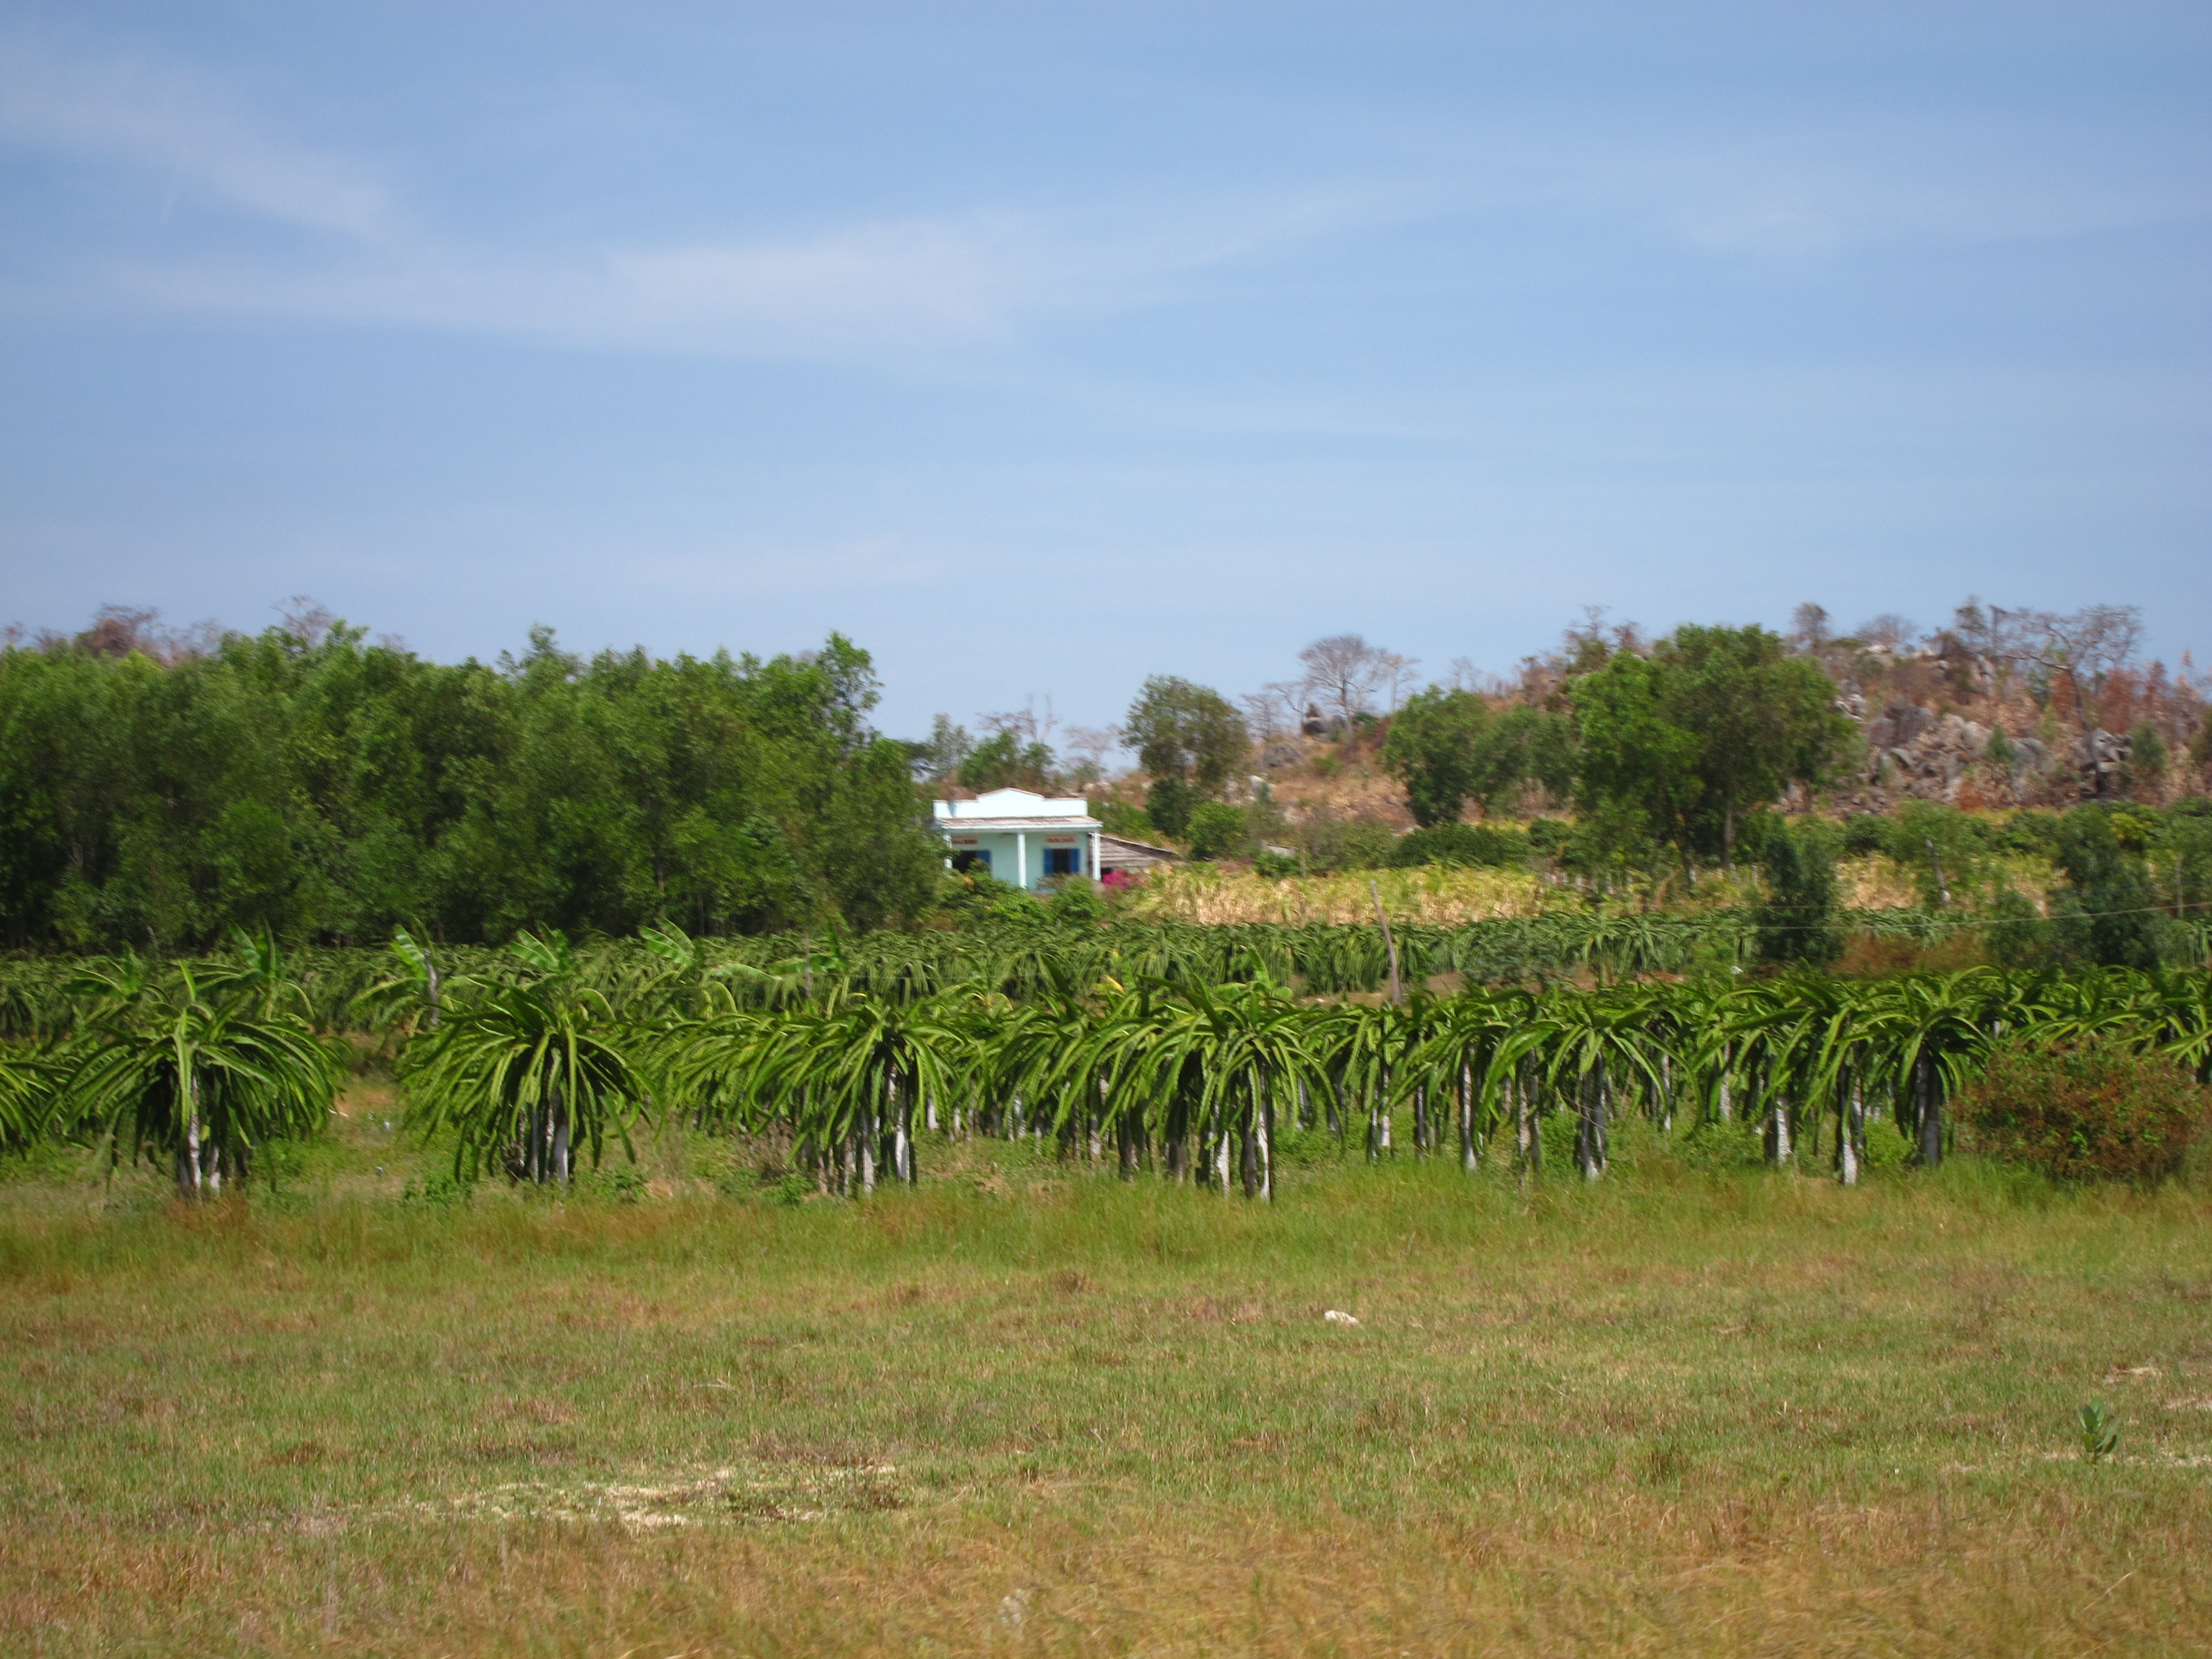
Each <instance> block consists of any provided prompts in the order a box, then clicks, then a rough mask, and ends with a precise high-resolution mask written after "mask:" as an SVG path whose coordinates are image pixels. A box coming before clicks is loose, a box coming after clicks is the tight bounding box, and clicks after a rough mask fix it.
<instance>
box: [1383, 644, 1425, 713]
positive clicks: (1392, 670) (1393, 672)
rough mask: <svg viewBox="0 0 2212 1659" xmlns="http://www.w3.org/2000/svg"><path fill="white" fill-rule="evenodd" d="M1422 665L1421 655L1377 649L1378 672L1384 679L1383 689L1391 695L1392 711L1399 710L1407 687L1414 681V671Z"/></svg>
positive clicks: (1390, 708)
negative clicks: (1402, 655)
mask: <svg viewBox="0 0 2212 1659" xmlns="http://www.w3.org/2000/svg"><path fill="white" fill-rule="evenodd" d="M1420 665H1421V659H1419V657H1401V656H1400V655H1399V654H1398V653H1396V652H1395V651H1377V652H1376V653H1375V670H1376V674H1377V676H1378V677H1379V678H1381V680H1382V683H1383V690H1384V691H1386V692H1387V693H1388V694H1389V700H1390V701H1389V711H1390V713H1392V714H1396V713H1397V712H1398V704H1399V703H1400V702H1401V701H1402V699H1403V696H1404V693H1405V690H1406V688H1407V686H1409V685H1411V684H1413V671H1414V670H1415V669H1416V668H1419V666H1420Z"/></svg>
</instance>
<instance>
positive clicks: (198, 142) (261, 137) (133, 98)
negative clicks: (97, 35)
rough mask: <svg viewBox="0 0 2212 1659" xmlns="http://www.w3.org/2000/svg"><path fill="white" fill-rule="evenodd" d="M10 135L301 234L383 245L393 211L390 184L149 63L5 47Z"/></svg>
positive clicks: (2, 76) (193, 80) (1, 50)
mask: <svg viewBox="0 0 2212 1659" xmlns="http://www.w3.org/2000/svg"><path fill="white" fill-rule="evenodd" d="M0 133H4V134H5V135H6V136H7V137H9V138H10V139H12V140H14V141H15V143H19V144H22V145H25V146H27V147H30V148H34V149H46V150H49V151H59V152H63V153H65V154H75V155H91V156H97V157H102V158H106V159H108V160H112V161H123V162H127V163H131V164H134V165H136V166H138V167H146V168H149V169H152V170H154V171H155V172H156V173H160V174H165V175H167V178H168V179H169V180H170V182H171V183H172V185H175V186H179V187H189V188H194V189H198V190H203V191H206V192H207V193H208V194H210V196H211V197H215V198H216V199H218V200H221V201H223V202H226V203H228V204H230V205H232V206H234V207H235V208H239V209H242V210H245V211H246V212H249V213H252V214H255V215H258V216H263V217H265V218H269V219H273V220H276V221H277V222H280V223H283V224H286V225H290V226H293V227H295V228H301V229H306V230H315V231H330V232H336V233H338V234H342V235H346V236H350V237H356V238H363V237H373V236H375V235H376V234H379V233H380V230H381V229H382V228H384V226H385V222H386V216H387V212H388V208H389V200H388V192H387V191H386V187H385V185H383V184H382V182H381V181H380V179H378V178H377V177H376V176H375V175H374V173H373V172H372V171H371V170H370V169H368V168H366V167H362V165H361V164H360V163H359V162H358V161H354V160H352V159H350V158H348V157H345V156H340V155H330V154H327V153H325V152H322V151H319V150H316V149H313V148H311V147H309V146H307V145H303V144H300V143H291V142H287V141H284V140H282V139H279V138H276V137H272V136H271V135H270V134H269V133H267V132H265V131H262V130H260V129H259V128H258V126H257V125H255V124H254V123H252V122H250V121H248V120H246V119H245V118H242V117H241V116H240V113H239V112H237V110H236V109H235V107H234V105H233V103H232V101H231V100H228V99H227V98H226V97H224V96H223V95H222V93H221V92H220V91H219V90H218V89H217V88H214V87H212V86H210V84H209V83H208V82H206V81H205V80H204V78H202V77H200V76H196V75H193V74H191V73H190V72H188V71H185V70H180V69H179V68H177V67H175V66H173V65H171V64H158V63H154V62H150V61H147V60H144V59H141V58H109V59H105V60H100V61H89V60H86V59H83V58H72V57H70V56H66V55H64V54H62V53H58V52H54V51H52V50H51V49H50V48H47V47H45V46H41V45H40V44H39V43H38V42H36V41H34V40H27V39H22V38H18V39H15V40H6V41H0Z"/></svg>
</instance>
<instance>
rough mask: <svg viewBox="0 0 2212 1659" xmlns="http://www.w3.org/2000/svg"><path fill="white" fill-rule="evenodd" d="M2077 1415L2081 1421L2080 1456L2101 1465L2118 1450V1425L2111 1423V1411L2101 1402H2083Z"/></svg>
mask: <svg viewBox="0 0 2212 1659" xmlns="http://www.w3.org/2000/svg"><path fill="white" fill-rule="evenodd" d="M2077 1414H2078V1415H2079V1416H2080V1418H2081V1455H2082V1456H2084V1457H2086V1458H2087V1459H2088V1460H2089V1461H2090V1462H2092V1463H2101V1462H2104V1461H2105V1459H2106V1458H2108V1457H2110V1456H2111V1455H2112V1454H2113V1453H2114V1452H2115V1451H2117V1450H2118V1449H2119V1444H2120V1425H2118V1424H2117V1423H2115V1422H2114V1421H2112V1409H2111V1407H2108V1406H2106V1404H2105V1402H2104V1401H2101V1400H2092V1401H2087V1402H2085V1403H2084V1404H2083V1406H2082V1407H2081V1411H2080V1413H2077Z"/></svg>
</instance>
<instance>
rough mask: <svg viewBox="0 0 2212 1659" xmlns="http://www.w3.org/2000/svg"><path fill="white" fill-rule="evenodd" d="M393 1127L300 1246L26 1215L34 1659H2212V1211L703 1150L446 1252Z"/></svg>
mask: <svg viewBox="0 0 2212 1659" xmlns="http://www.w3.org/2000/svg"><path fill="white" fill-rule="evenodd" d="M364 1105H365V1106H366V1109H365V1110H364V1109H363V1107H364ZM355 1108H356V1109H355V1115H354V1116H353V1117H352V1118H350V1119H349V1120H348V1127H347V1129H346V1131H345V1132H344V1133H343V1134H342V1135H341V1137H340V1138H339V1139H338V1140H337V1142H335V1143H334V1144H333V1146H331V1147H330V1148H328V1149H325V1150H324V1151H322V1152H318V1153H317V1154H316V1155H315V1156H314V1157H313V1158H310V1159H308V1160H307V1161H306V1163H305V1164H302V1165H301V1166H300V1167H297V1168H295V1169H294V1170H291V1172H290V1176H289V1179H290V1183H291V1184H290V1185H289V1188H285V1189H283V1190H282V1191H280V1192H279V1194H277V1195H276V1197H274V1198H263V1199H257V1200H255V1201H254V1202H253V1203H252V1204H250V1205H235V1204H233V1205H226V1206H210V1207H208V1208H205V1209H204V1210H202V1211H200V1212H189V1213H188V1212H183V1211H181V1210H179V1209H177V1208H175V1207H174V1206H171V1205H169V1204H167V1203H166V1202H164V1201H162V1200H161V1199H160V1197H159V1195H158V1189H157V1188H154V1187H153V1186H152V1185H151V1183H150V1182H146V1181H144V1180H132V1179H128V1178H126V1179H125V1180H122V1181H120V1182H118V1183H117V1184H116V1185H115V1187H114V1188H112V1190H104V1189H103V1188H102V1187H101V1186H100V1183H99V1182H97V1181H96V1180H95V1179H93V1178H92V1177H90V1176H88V1175H87V1174H86V1173H84V1172H83V1171H82V1170H73V1169H70V1168H68V1167H62V1166H56V1167H52V1168H49V1169H46V1170H38V1171H25V1170H19V1171H17V1172H16V1173H15V1176H14V1178H13V1179H12V1180H11V1181H10V1182H9V1184H8V1185H6V1186H5V1187H4V1188H0V1297H3V1298H4V1314H0V1365H4V1366H5V1368H6V1370H5V1375H6V1376H7V1377H8V1379H9V1396H8V1411H9V1418H8V1423H7V1433H8V1446H9V1455H8V1457H7V1458H6V1460H5V1462H4V1465H0V1650H4V1651H6V1652H8V1653H10V1654H39V1655H64V1654H118V1655H120V1654H185V1653H189V1654H195V1655H231V1654H238V1655H246V1654H255V1655H290V1654H307V1653H313V1654H342V1655H370V1654H377V1655H385V1654H389V1655H424V1654H456V1655H460V1654H467V1655H483V1654H544V1655H556V1654H605V1655H608V1656H616V1655H632V1656H647V1655H651V1656H656V1659H657V1656H673V1655H679V1654H681V1655H702V1656H703V1655H720V1654H817V1653H819V1654H838V1655H860V1654H868V1655H875V1654H885V1655H888V1654H899V1655H909V1654H970V1653H976V1654H1006V1655H1017V1654H1069V1655H1079V1654H1080V1655H1089V1654H1099V1655H1109V1654H1110V1655H1162V1656H1166V1655H1188V1654H1201V1653H1238V1654H1248V1653H1249V1654H1285V1655H1287V1654H1343V1655H1366V1654H1375V1655H1389V1656H1400V1655H1406V1654H1418V1655H1438V1654H1468V1655H1474V1654H1492V1653H1495V1654H1568V1653H1588V1652H1621V1653H1644V1652H1650V1653H1660V1652H1665V1653H1691V1654H1715V1655H1720V1654H1727V1655H1741V1654H1796V1653H1810V1654H1837V1655H1844V1654H1850V1655H1897V1656H1908V1655H1909V1656H1921V1655H1930V1654H1981V1653H1988V1654H2006V1655H2020V1654H2039V1655H2071V1654H2081V1655H2088V1654H2115V1653H2175V1654H2179V1653H2196V1652H2204V1651H2207V1650H2212V1580H2208V1577H2207V1575H2206V1573H2205V1571H2204V1563H2205V1561H2206V1560H2207V1559H2208V1558H2212V1501H2208V1500H2209V1499H2212V1196H2208V1195H2207V1194H2205V1193H2204V1192H2203V1191H2202V1190H2201V1189H2197V1190H2191V1189H2189V1188H2169V1189H2167V1190H2165V1191H2162V1192H2159V1193H2154V1194H2136V1193H2130V1192H2126V1191H2108V1192H2094V1193H2086V1194H2063V1193H2054V1192H2051V1191H2050V1190H2049V1189H2047V1188H2042V1187H2039V1186H2037V1185H2034V1184H2032V1183H2025V1184H2024V1183H2021V1182H2015V1181H2012V1180H2010V1179H2008V1178H2002V1177H2000V1176H1996V1175H1995V1174H1993V1173H1992V1172H1990V1171H1988V1170H1977V1169H1975V1168H1974V1167H1972V1166H1971V1165H1967V1164H1960V1165H1956V1166H1954V1167H1953V1168H1951V1169H1949V1170H1946V1171H1944V1172H1942V1174H1941V1175H1940V1176H1919V1175H1915V1174H1911V1173H1906V1172H1901V1171H1896V1170H1887V1171H1882V1172H1880V1173H1878V1174H1877V1176H1875V1178H1874V1179H1873V1180H1871V1181H1870V1182H1869V1183H1868V1184H1867V1185H1865V1186H1863V1187H1861V1188H1857V1189H1855V1190H1850V1191H1844V1190H1841V1189H1838V1188H1836V1187H1834V1186H1833V1185H1832V1184H1830V1183H1829V1182H1826V1181H1823V1180H1820V1179H1818V1178H1815V1177H1814V1176H1809V1175H1806V1176H1795V1175H1784V1176H1770V1175H1766V1174H1763V1173H1760V1172H1758V1171H1756V1170H1739V1169H1714V1168H1701V1167H1695V1166H1693V1164H1692V1162H1691V1161H1689V1160H1686V1159H1685V1158H1680V1157H1678V1156H1676V1155H1674V1154H1673V1153H1670V1152H1663V1151H1662V1150H1660V1149H1658V1148H1656V1147H1654V1146H1651V1145H1650V1144H1649V1143H1648V1142H1644V1141H1641V1140H1639V1139H1638V1138H1637V1137H1635V1136H1633V1135H1624V1138H1623V1139H1624V1148H1623V1150H1624V1154H1625V1155H1624V1158H1623V1160H1622V1163H1621V1164H1620V1167H1619V1168H1618V1169H1617V1170H1616V1171H1615V1173H1614V1174H1613V1176H1610V1177H1608V1179H1607V1181H1606V1182H1603V1183H1601V1184H1600V1185H1598V1186H1596V1187H1595V1188H1584V1187H1583V1186H1581V1185H1580V1184H1579V1183H1577V1182H1572V1181H1571V1180H1567V1179H1559V1178H1556V1177H1554V1178H1552V1179H1550V1180H1548V1181H1547V1182H1544V1183H1542V1184H1541V1185H1539V1186H1537V1187H1535V1188H1531V1189H1529V1190H1526V1191H1523V1190H1519V1189H1516V1187H1515V1185H1514V1183H1513V1182H1511V1181H1510V1178H1507V1177H1505V1176H1503V1175H1499V1174H1486V1175H1485V1176H1480V1177H1478V1178H1477V1179H1475V1180H1474V1181H1472V1182H1469V1181H1468V1180H1466V1179H1465V1178H1463V1177H1462V1176H1459V1175H1458V1174H1457V1172H1456V1171H1455V1170H1453V1169H1450V1168H1449V1167H1439V1166H1436V1165H1429V1166H1423V1165H1419V1164H1414V1163H1413V1162H1411V1161H1410V1160H1401V1163H1400V1164H1397V1165H1395V1166H1393V1167H1389V1168H1387V1169H1383V1170H1369V1169H1366V1168H1363V1167H1358V1166H1357V1165H1353V1166H1350V1167H1344V1166H1339V1165H1335V1164H1330V1163H1329V1162H1328V1161H1327V1160H1326V1159H1323V1160H1322V1161H1319V1162H1316V1163H1313V1164H1310V1165H1308V1166H1306V1167H1301V1168H1298V1169H1295V1170H1291V1171H1290V1172H1289V1173H1288V1174H1287V1175H1286V1177H1285V1182H1284V1192H1283V1197H1282V1200H1281V1201H1280V1202H1279V1203H1278V1204H1277V1205H1275V1206H1273V1208H1272V1209H1266V1208H1261V1207H1257V1206H1249V1205H1246V1204H1244V1203H1243V1202H1241V1201H1224V1200H1219V1199H1218V1198H1213V1197H1210V1196H1207V1195H1206V1194H1201V1193H1196V1192H1192V1191H1188V1190H1178V1189H1174V1188H1163V1187H1160V1186H1158V1185H1156V1184H1153V1183H1152V1182H1149V1181H1148V1182H1144V1183H1140V1184H1138V1185H1135V1186H1130V1187H1125V1186H1122V1185H1121V1184H1120V1183H1118V1182H1115V1181H1113V1180H1111V1179H1110V1178H1105V1177H1100V1176H1091V1175H1090V1174H1087V1173H1085V1172H1083V1171H1081V1170H1068V1169H1064V1168H1060V1167H1059V1166H1056V1165H1054V1164H1051V1163H1049V1162H1048V1161H1045V1160H1042V1159H1039V1158H1035V1157H1033V1156H1029V1155H1026V1154H1024V1152H1022V1151H1021V1150H1020V1149H1008V1148H1005V1147H1000V1146H990V1147H981V1148H978V1147H973V1146H969V1147H963V1148H948V1147H943V1146H935V1147H932V1148H931V1149H930V1152H931V1155H933V1157H934V1158H935V1159H936V1163H935V1164H934V1165H933V1169H932V1170H931V1172H930V1174H929V1176H928V1178H927V1180H926V1181H925V1183H924V1184H923V1186H922V1187H921V1188H920V1189H919V1190H916V1191H912V1192H887V1193H884V1194H881V1195H879V1196H878V1197H877V1198H875V1199H874V1200H872V1201H869V1202H866V1203H863V1204H859V1205H840V1204H834V1203H829V1202H816V1201H809V1202H802V1203H795V1204H794V1203H791V1202H788V1201H785V1200H787V1199H788V1198H789V1197H790V1196H791V1194H790V1193H789V1192H788V1191H787V1190H781V1189H779V1188H777V1187H775V1185H773V1184H769V1183H764V1182H760V1181H758V1180H757V1178H756V1177H755V1176H754V1174H753V1172H752V1171H751V1170H750V1168H748V1167H747V1166H745V1165H744V1164H739V1163H738V1162H735V1161H734V1160H733V1159H732V1157H731V1156H730V1154H729V1152H728V1151H727V1149H715V1148H711V1147H707V1146H701V1145H690V1144H687V1145H683V1146H676V1145H663V1146H659V1147H657V1148H655V1149H653V1159H654V1160H655V1162H654V1173H655V1179H654V1182H653V1186H652V1188H650V1189H649V1190H648V1191H647V1193H645V1194H643V1195H642V1197H641V1198H636V1200H635V1201H624V1200H625V1199H629V1198H635V1194H624V1193H622V1192H619V1191H617V1190H615V1189H613V1188H611V1186H608V1185H606V1184H604V1183H603V1184H601V1185H600V1186H599V1187H597V1188H592V1189H591V1190H588V1191H584V1192H580V1193H579V1194H575V1195H574V1196H572V1197H571V1198H570V1199H568V1200H567V1201H565V1202H553V1201H546V1200H535V1199H526V1198H522V1197H518V1196H516V1195H514V1194H511V1193H509V1192H507V1191H506V1190H504V1189H501V1190H497V1191H492V1190H487V1191H484V1192H482V1193H480V1194H478V1195H477V1199H476V1200H475V1201H474V1202H472V1203H471V1204H468V1205H466V1206H453V1207H448V1208H439V1207H435V1206H425V1205H423V1204H422V1203H420V1202H410V1201H405V1200H402V1198H401V1197H400V1193H401V1190H402V1188H404V1186H405V1185H407V1184H408V1183H410V1182H414V1181H416V1179H418V1177H419V1175H420V1172H421V1168H422V1155H421V1154H419V1153H416V1152H410V1151H408V1150H407V1149H405V1148H404V1146H402V1145H401V1143H400V1141H399V1139H398V1137H396V1136H394V1135H392V1134H390V1133H386V1131H385V1130H384V1128H383V1127H382V1122H381V1121H380V1118H379V1116H378V1115H377V1113H378V1107H377V1104H376V1103H375V1101H374V1097H369V1098H367V1099H366V1101H364V1099H363V1097H358V1096H357V1097H356V1101H355ZM718 1181H719V1189H718V1186H717V1182H718ZM1330 1310H1338V1311H1340V1312H1343V1313H1348V1314H1351V1315H1352V1316H1355V1317H1356V1319H1357V1323H1352V1322H1345V1321H1340V1320H1337V1321H1333V1320H1330V1319H1328V1318H1327V1317H1326V1315H1327V1314H1328V1312H1329V1311H1330ZM2092 1396H2102V1397H2103V1398H2105V1399H2106V1400H2108V1401H2110V1402H2111V1403H2112V1408H2113V1410H2114V1412H2115V1413H2116V1415H2117V1417H2118V1420H2119V1423H2120V1427H2121V1440H2120V1446H2119V1449H2118V1455H2116V1456H2115V1457H2114V1458H2112V1460H2110V1461H2106V1462H2101V1463H2096V1464H2092V1463H2090V1462H2087V1461H2085V1460H2084V1458H2083V1456H2082V1455H2081V1449H2080V1439H2081V1437H2080V1434H2079V1431H2078V1430H2077V1428H2076V1426H2075V1411H2076V1408H2077V1407H2079V1406H2080V1405H2081V1402H2082V1401H2085V1400H2087V1399H2089V1398H2091V1397H2092Z"/></svg>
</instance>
